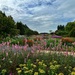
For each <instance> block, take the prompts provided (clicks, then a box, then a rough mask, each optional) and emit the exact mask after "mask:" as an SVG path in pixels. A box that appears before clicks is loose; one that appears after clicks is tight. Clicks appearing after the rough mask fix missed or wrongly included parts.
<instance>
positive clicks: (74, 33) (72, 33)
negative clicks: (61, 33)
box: [69, 27, 75, 37]
mask: <svg viewBox="0 0 75 75" xmlns="http://www.w3.org/2000/svg"><path fill="white" fill-rule="evenodd" d="M69 36H70V37H75V27H74V28H73V29H72V30H71V31H70V32H69Z"/></svg>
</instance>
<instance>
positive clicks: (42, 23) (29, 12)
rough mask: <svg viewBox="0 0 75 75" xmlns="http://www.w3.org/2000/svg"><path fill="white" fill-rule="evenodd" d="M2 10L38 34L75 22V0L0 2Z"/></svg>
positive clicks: (1, 0) (4, 0) (7, 0)
mask: <svg viewBox="0 0 75 75" xmlns="http://www.w3.org/2000/svg"><path fill="white" fill-rule="evenodd" d="M0 10H2V11H3V12H5V13H6V15H7V16H8V15H11V16H12V17H13V18H14V20H15V21H16V22H17V21H22V22H23V23H24V24H27V26H28V27H29V28H31V29H32V30H36V31H38V32H49V30H52V31H55V30H56V29H57V25H60V24H61V25H66V23H67V22H70V21H74V20H75V0H0Z"/></svg>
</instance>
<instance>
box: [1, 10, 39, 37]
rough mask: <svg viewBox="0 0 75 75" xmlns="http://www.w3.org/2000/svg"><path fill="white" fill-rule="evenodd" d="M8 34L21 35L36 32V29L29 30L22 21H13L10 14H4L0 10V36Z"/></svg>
mask: <svg viewBox="0 0 75 75" xmlns="http://www.w3.org/2000/svg"><path fill="white" fill-rule="evenodd" d="M9 34H10V36H15V35H18V34H21V35H28V36H30V35H33V34H36V35H37V34H38V32H37V31H33V30H31V29H30V28H29V27H27V25H26V24H25V25H24V24H23V23H22V22H17V23H16V22H15V21H14V20H13V17H12V16H6V15H5V13H3V12H2V11H0V36H2V38H4V37H7V36H8V35H9Z"/></svg>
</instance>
